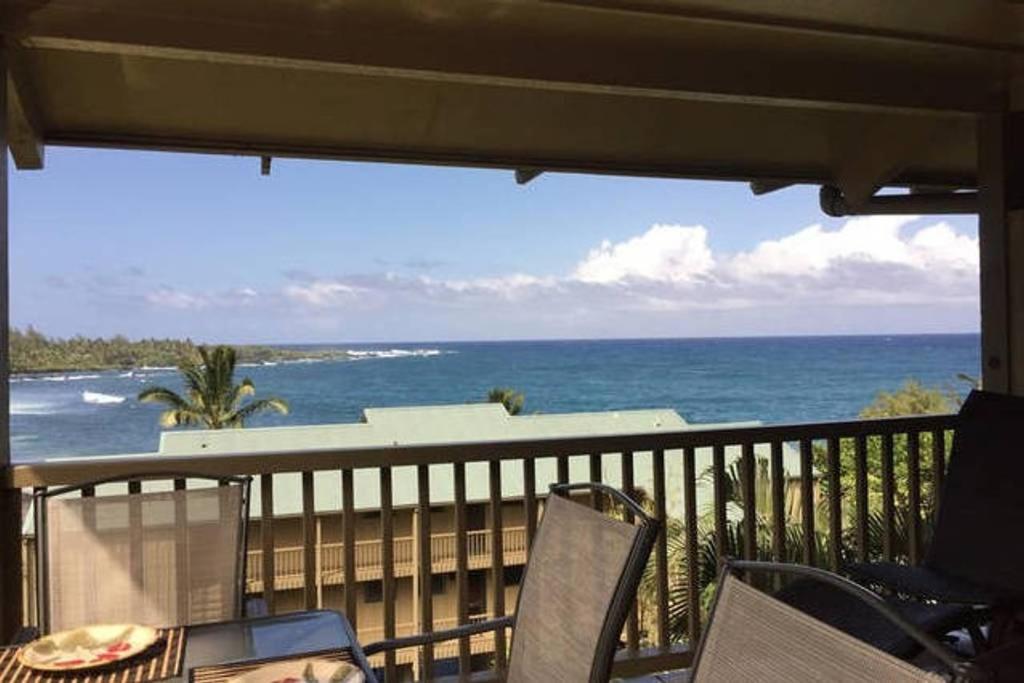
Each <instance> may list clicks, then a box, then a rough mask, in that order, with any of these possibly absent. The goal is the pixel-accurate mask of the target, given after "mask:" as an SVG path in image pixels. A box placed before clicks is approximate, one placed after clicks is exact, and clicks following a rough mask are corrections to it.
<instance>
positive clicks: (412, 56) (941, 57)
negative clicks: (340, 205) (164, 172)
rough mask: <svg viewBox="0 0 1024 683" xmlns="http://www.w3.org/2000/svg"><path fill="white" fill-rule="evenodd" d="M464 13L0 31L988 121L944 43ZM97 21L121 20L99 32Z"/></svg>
mask: <svg viewBox="0 0 1024 683" xmlns="http://www.w3.org/2000/svg"><path fill="white" fill-rule="evenodd" d="M458 4H460V3H456V5H458ZM461 4H462V6H461V7H454V8H453V9H452V16H451V21H445V22H436V21H430V20H426V19H425V18H424V15H423V13H422V12H419V11H417V10H409V9H408V8H406V7H405V6H404V5H403V4H402V3H398V4H394V3H339V4H336V5H333V6H330V7H324V6H314V5H308V6H306V5H304V4H303V3H299V4H296V3H293V2H285V1H284V0H279V1H270V0H268V2H265V3H260V4H259V6H258V7H257V6H254V5H253V4H252V3H240V2H238V1H237V0H236V1H233V2H228V1H225V2H219V3H216V6H215V7H207V6H206V5H204V10H208V11H204V12H195V11H190V8H188V7H187V6H186V3H181V4H180V5H178V6H175V4H174V3H166V4H165V6H164V11H162V12H160V13H159V15H156V14H153V13H152V12H146V11H145V10H144V9H141V8H140V7H139V4H138V3H137V2H135V1H134V0H102V2H98V1H97V0H74V1H73V2H72V1H68V0H51V1H50V2H48V3H47V6H46V8H45V11H39V10H38V7H35V5H36V3H35V2H34V1H33V2H15V8H14V9H13V10H11V12H10V13H9V17H8V18H7V19H6V22H5V21H4V17H3V16H0V31H2V30H4V28H5V23H6V24H8V25H10V24H13V25H15V26H18V30H19V31H20V32H21V35H24V36H27V38H26V43H25V44H26V45H30V46H32V47H35V48H42V49H57V50H77V51H97V52H104V53H108V54H112V53H117V54H122V55H125V56H129V55H136V56H146V57H147V58H158V59H199V60H202V61H206V62H210V61H222V60H229V61H230V62H231V63H233V64H237V65H250V66H257V65H263V66H267V65H275V66H278V67H282V66H286V65H288V64H292V65H299V67H300V68H302V69H307V70H308V69H313V68H342V69H347V70H353V71H354V72H358V73H360V74H362V75H384V74H387V75H390V76H398V77H403V78H422V79H430V80H452V81H459V82H473V83H481V84H487V85H501V86H505V87H509V86H513V87H515V86H518V87H536V88H548V89H555V90H558V91H563V92H568V91H585V92H591V93H615V94H620V95H621V94H632V95H644V96H653V97H685V98H695V99H710V100H713V101H719V100H721V99H728V100H732V101H742V102H745V103H761V104H764V103H776V104H778V103H780V102H788V103H790V104H791V105H792V106H808V107H814V108H821V107H825V108H831V107H835V106H841V107H848V106H856V105H861V106H864V107H869V108H877V109H881V110H890V111H891V110H902V109H910V110H918V109H923V110H931V111H961V112H977V111H993V110H994V109H995V107H996V104H995V103H994V102H993V97H992V93H993V92H995V91H998V88H999V86H1000V84H1001V83H1002V80H1001V79H1002V78H1003V71H1002V67H1001V65H1002V64H1003V62H1002V60H1000V59H999V54H998V51H997V50H995V49H993V48H992V47H989V46H981V47H978V46H975V45H973V44H971V45H968V46H961V45H958V44H956V41H952V42H950V41H945V40H943V41H940V42H937V43H933V42H930V41H928V40H921V41H909V42H904V41H898V40H894V39H892V38H890V37H887V36H886V37H873V36H870V35H864V34H863V33H859V32H858V33H854V34H852V35H847V34H845V33H844V32H842V31H834V32H818V31H811V30H806V29H803V28H793V27H792V26H788V25H786V24H784V23H772V22H729V21H720V20H709V19H706V18H704V17H701V16H686V15H684V14H680V15H675V16H673V17H671V18H666V16H665V15H664V13H662V12H640V11H631V12H622V11H615V10H612V11H609V10H608V9H603V8H594V7H587V6H584V5H583V4H582V3H581V4H556V3H541V2H522V3H513V4H512V5H509V4H507V3H496V2H495V3H483V2H481V3H472V5H473V6H474V7H476V6H487V5H491V6H493V7H494V9H495V12H494V13H488V12H487V11H486V10H477V9H474V10H473V11H468V9H467V8H468V7H470V4H468V3H461ZM499 8H500V11H499ZM286 11H287V13H288V16H289V19H290V20H289V21H287V22H282V21H281V15H282V14H284V13H285V12H286ZM99 12H102V13H103V14H104V15H105V16H111V17H113V16H116V17H117V19H118V20H117V21H116V22H115V21H96V20H95V17H96V15H97V13H99ZM967 42H968V43H973V42H974V41H973V39H972V40H968V41H967ZM1000 44H1001V43H1000ZM523 45H529V46H530V49H529V50H528V51H526V52H524V51H523V49H522V46H523Z"/></svg>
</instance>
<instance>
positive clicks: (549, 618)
mask: <svg viewBox="0 0 1024 683" xmlns="http://www.w3.org/2000/svg"><path fill="white" fill-rule="evenodd" d="M579 490H593V491H600V492H603V493H606V494H607V495H608V496H610V497H611V498H612V500H613V501H615V502H616V503H617V504H619V505H621V506H622V507H623V508H624V509H627V510H628V511H629V512H631V513H632V514H633V515H634V517H635V519H636V523H628V522H622V521H618V520H616V519H612V518H611V517H608V516H607V515H604V514H602V513H601V512H598V511H596V510H593V509H591V508H589V507H586V506H584V505H581V504H578V503H575V502H573V501H572V500H570V499H568V498H566V497H563V496H564V495H565V494H568V493H570V492H572V491H579ZM551 493H552V495H550V496H548V499H547V502H546V505H545V509H544V516H543V517H542V519H541V523H540V525H539V527H538V529H537V535H536V537H535V538H534V541H533V546H532V547H531V549H530V557H529V561H528V563H527V565H526V570H525V572H524V574H523V580H522V583H521V586H520V590H519V598H518V601H517V603H516V612H515V616H514V617H512V616H508V617H504V618H501V619H492V620H490V621H486V622H482V623H478V624H470V625H466V626H462V627H459V628H455V629H451V630H447V631H438V632H436V633H429V634H423V635H419V636H412V637H408V638H397V639H394V640H388V641H383V642H380V643H373V644H371V645H368V646H367V647H366V648H364V651H365V652H366V654H367V655H372V654H376V653H379V652H385V651H389V650H399V649H402V648H405V647H413V646H417V645H424V644H428V643H438V642H445V641H450V640H455V639H456V638H460V637H464V636H470V635H473V634H477V633H486V632H493V631H497V630H499V629H504V628H509V627H513V626H514V628H513V631H512V645H511V651H510V655H509V660H508V671H507V672H504V673H503V674H499V675H503V677H504V680H505V681H508V682H509V683H532V682H538V683H539V682H541V681H544V682H545V683H547V682H549V681H581V682H582V681H590V682H591V683H598V682H600V683H605V682H606V681H607V680H608V677H609V675H610V672H611V667H612V659H613V657H614V655H615V650H616V649H617V648H618V645H619V638H620V635H621V634H622V628H623V625H624V623H625V621H626V614H627V612H628V611H629V607H630V605H631V604H632V602H633V599H634V597H635V595H636V590H637V586H638V585H639V583H640V577H641V575H642V574H643V571H644V567H645V566H646V565H647V559H648V557H649V556H650V553H651V547H652V546H653V544H654V539H655V537H656V536H657V535H658V529H659V527H660V525H659V523H658V522H657V521H656V520H654V519H652V518H651V517H649V516H648V515H647V514H646V513H645V512H644V510H643V509H642V508H641V507H640V506H639V505H637V504H636V503H635V502H634V501H633V500H632V499H630V498H629V497H628V496H626V495H624V494H623V493H621V492H619V491H617V490H616V489H613V488H610V487H608V486H605V485H602V484H596V483H579V484H562V485H555V486H552V487H551Z"/></svg>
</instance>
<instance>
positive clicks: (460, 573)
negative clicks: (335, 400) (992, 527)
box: [13, 415, 955, 680]
mask: <svg viewBox="0 0 1024 683" xmlns="http://www.w3.org/2000/svg"><path fill="white" fill-rule="evenodd" d="M954 427H955V416H950V415H939V416H923V417H908V418H893V419H885V420H866V421H848V422H831V423H820V424H802V425H782V426H758V427H751V428H728V429H709V430H701V429H693V430H686V431H679V432H672V433H667V432H661V433H651V434H636V435H629V436H615V437H580V438H559V439H542V440H529V441H525V440H524V441H505V442H480V443H462V444H454V445H437V446H410V447H402V446H394V447H384V448H369V449H352V450H328V451H316V452H302V453H259V454H256V453H241V454H229V455H220V456H213V457H199V456H195V457H183V456H182V457H175V456H163V457H160V458H105V459H102V460H74V461H64V462H62V461H50V462H47V463H41V464H32V465H18V466H16V467H14V469H13V481H14V485H15V486H17V487H21V488H25V489H31V488H34V487H49V486H56V485H65V484H77V483H82V482H85V481H90V480H94V479H99V478H109V477H122V476H123V477H140V476H146V475H150V474H152V475H157V474H159V473H164V472H168V471H189V472H196V473H202V474H207V475H213V476H217V475H228V474H251V475H258V477H259V483H258V486H259V490H260V493H261V506H260V507H261V509H260V510H259V513H260V534H259V536H260V538H259V545H258V547H254V548H252V549H253V550H254V551H258V552H259V553H260V554H259V559H258V561H255V566H252V571H253V574H252V576H253V578H254V580H256V577H259V583H260V587H261V589H262V593H263V596H264V597H265V599H266V600H267V603H268V605H269V607H270V609H271V610H274V609H275V593H276V590H277V588H278V587H279V586H278V577H279V576H281V575H282V574H284V575H285V576H287V577H289V578H288V579H287V582H288V583H293V582H298V583H299V584H300V586H301V590H302V595H303V604H304V605H305V606H306V607H308V608H316V607H318V606H319V605H320V601H321V600H322V591H321V590H319V586H318V578H317V566H318V561H317V552H316V532H315V528H316V523H315V522H316V511H317V501H316V500H315V489H314V486H313V482H314V473H317V472H335V473H338V472H340V488H341V494H342V495H341V498H342V510H341V513H342V514H341V518H342V543H340V544H336V545H334V546H325V547H324V550H323V553H322V555H321V557H320V559H319V564H320V566H321V568H322V569H326V570H327V571H325V572H324V576H339V577H344V576H353V575H354V576H356V577H361V576H362V575H367V576H368V575H369V574H368V572H372V573H373V576H377V575H378V572H379V577H380V581H381V583H382V587H383V604H382V608H383V609H382V611H383V624H382V626H381V628H380V635H381V636H382V637H385V638H389V637H394V636H396V635H399V633H400V632H401V631H402V630H404V628H400V626H401V625H400V624H399V623H398V621H397V618H396V609H395V599H396V578H397V577H400V576H403V575H405V574H404V573H407V572H409V571H415V572H417V573H418V575H419V576H418V579H419V582H418V583H419V585H420V586H429V585H430V583H431V582H430V579H431V576H432V574H433V573H434V572H439V571H443V572H449V573H450V572H454V574H455V584H456V591H457V597H456V610H455V612H456V614H455V616H454V623H459V624H462V623H468V621H469V619H470V598H469V570H470V569H471V568H475V567H479V566H481V563H483V564H486V565H487V567H489V570H490V575H491V580H490V582H489V585H488V591H489V593H490V595H489V600H488V603H489V604H488V608H487V609H488V611H489V612H492V613H494V614H498V615H500V614H505V613H506V612H507V611H508V609H509V605H507V604H506V591H505V585H504V571H503V570H504V567H505V566H506V564H508V561H507V560H508V556H509V555H511V554H514V553H515V554H518V553H521V554H522V555H523V557H524V558H525V557H526V556H528V548H529V545H530V541H531V540H532V538H533V536H534V533H535V530H536V528H537V522H538V517H539V515H540V514H541V512H542V511H541V506H540V505H539V503H540V497H541V496H542V495H543V492H544V491H545V490H546V485H547V484H549V483H551V482H550V481H549V479H553V480H555V481H559V482H563V481H568V480H570V474H572V479H581V478H582V479H589V480H601V479H604V480H605V481H606V482H607V483H611V484H613V485H615V486H620V487H622V488H623V489H624V490H626V491H627V492H636V489H637V487H638V482H639V483H640V484H642V487H643V489H644V493H645V494H646V498H647V500H648V502H649V504H650V505H651V508H652V510H653V511H654V514H655V515H656V516H657V517H659V518H662V519H665V518H667V517H668V516H669V513H670V511H671V514H672V516H674V517H676V518H678V520H679V522H678V524H673V525H672V527H671V528H673V529H676V530H677V531H676V532H674V533H679V534H680V538H677V539H674V541H676V540H678V541H679V542H680V543H681V545H682V546H683V549H684V551H685V552H684V554H683V558H684V562H685V566H686V568H687V571H685V572H681V573H680V575H681V576H684V577H685V579H684V580H683V586H682V588H683V590H682V595H681V596H679V595H677V594H676V592H675V591H676V589H678V588H679V580H678V579H677V577H676V574H677V573H676V571H675V569H674V568H672V567H670V566H669V549H668V539H667V537H666V535H665V534H662V536H661V537H660V538H659V540H658V543H657V544H656V546H655V552H654V557H653V574H652V576H653V584H654V587H653V591H652V594H653V598H652V600H651V602H650V604H645V605H644V607H643V609H637V608H636V607H634V609H633V610H632V611H631V613H630V615H629V618H628V620H627V624H626V628H625V638H624V640H625V643H626V647H625V648H624V649H623V651H622V652H620V653H619V656H618V658H617V664H616V671H617V673H618V674H619V675H635V674H640V673H645V672H648V671H654V670H661V669H666V668H678V667H682V666H685V665H687V664H688V662H689V650H688V647H687V645H686V643H687V642H691V643H692V642H696V639H697V638H698V636H699V633H700V629H701V624H702V620H703V614H702V609H701V595H702V591H703V589H704V588H705V586H704V585H702V581H701V572H700V571H699V567H698V561H699V559H700V554H699V550H700V549H701V544H702V543H703V541H704V540H705V537H704V536H703V535H702V530H703V529H704V528H705V527H707V528H708V529H709V530H710V531H708V536H709V537H710V538H712V539H713V540H714V541H715V543H714V548H715V549H716V552H717V553H718V554H719V555H722V554H725V553H734V554H737V555H739V556H742V557H753V556H755V555H757V554H759V553H760V554H764V553H765V552H767V554H768V555H769V556H770V557H772V558H774V559H778V560H785V559H786V558H792V555H793V552H794V551H796V554H797V557H798V558H799V559H800V560H802V561H803V562H807V563H819V564H823V565H824V566H827V567H832V568H838V567H839V566H840V565H841V564H842V562H843V561H844V558H846V557H866V556H867V555H868V554H869V542H870V540H871V538H873V537H872V535H871V529H872V528H874V526H877V525H875V522H876V521H878V522H879V524H880V526H881V536H882V539H881V546H880V548H881V549H880V553H881V556H883V557H885V558H887V559H888V558H894V557H896V556H897V555H900V556H904V555H905V559H906V561H909V562H916V561H918V560H919V559H920V558H921V557H922V556H923V553H924V550H925V548H924V544H925V540H926V533H925V529H926V522H927V520H926V519H925V514H934V513H935V511H936V510H937V509H938V505H939V499H938V496H939V490H940V486H941V482H942V478H943V473H944V471H945V461H946V452H947V448H948V444H949V442H950V432H951V430H953V429H954ZM924 444H929V448H928V449H927V450H928V452H927V453H925V452H924V451H925V450H926V449H925V448H923V447H922V446H923V445H924ZM869 454H870V458H869ZM897 455H898V456H899V463H897ZM787 458H788V459H795V460H796V462H797V466H796V467H795V468H792V467H791V468H790V469H789V471H788V472H787V471H785V470H784V467H783V464H784V461H785V460H786V459H787ZM733 459H735V463H731V462H730V461H732V460H733ZM904 459H905V463H904ZM705 460H707V461H708V463H709V466H708V468H707V471H708V476H707V477H706V478H707V479H709V480H710V486H709V487H708V488H709V489H710V490H708V491H707V492H706V493H703V490H704V488H703V485H702V484H701V486H699V482H702V481H703V480H704V479H705V476H704V467H703V466H702V467H701V469H700V470H698V464H701V463H703V461H705ZM876 460H877V462H878V467H879V469H878V471H877V472H875V471H871V472H869V467H870V466H871V465H870V464H869V461H870V463H874V462H875V461H876ZM759 461H763V462H766V463H767V465H766V466H761V465H759V464H758V463H759ZM510 462H514V463H516V464H515V465H509V463H510ZM470 463H484V465H483V468H484V471H485V472H486V474H485V475H484V478H485V479H486V483H487V490H488V491H489V494H488V502H489V505H488V513H487V514H488V516H489V519H488V524H487V526H488V527H489V528H492V529H501V530H502V533H501V534H499V535H496V536H491V535H489V534H483V535H481V534H479V533H478V532H470V531H469V529H468V524H467V466H468V465H469V464H470ZM539 464H542V465H543V468H541V469H539V468H538V465H539ZM897 464H899V465H900V471H901V472H904V471H905V472H906V475H905V477H906V479H905V481H902V480H901V481H900V482H897V481H896V474H895V473H896V471H897V468H896V465H897ZM439 465H443V466H444V467H443V468H440V469H439V468H437V466H439ZM503 465H504V467H503ZM730 465H733V467H734V468H735V469H736V470H737V471H738V473H739V480H740V482H744V481H745V482H755V485H754V486H749V485H740V486H739V494H738V500H734V501H730V499H729V498H730V496H729V493H730V491H732V490H734V487H731V486H730V484H729V481H730V479H729V473H730ZM401 466H414V467H415V483H416V487H415V488H416V491H417V494H418V502H417V511H418V514H417V515H416V516H415V524H416V530H415V532H414V533H415V540H413V539H409V538H404V537H401V538H396V537H395V533H394V530H395V510H394V505H395V502H394V496H393V479H392V477H393V474H394V470H395V468H397V467H401ZM549 467H550V471H551V472H552V474H553V476H552V477H546V476H543V473H544V472H546V471H548V470H547V468H549ZM509 468H511V470H510V469H509ZM847 469H848V470H850V471H849V472H848V471H846V470H847ZM357 470H373V471H374V472H375V473H376V474H371V476H374V477H375V478H376V480H377V481H378V482H379V487H380V515H379V529H380V536H379V542H378V541H373V542H372V543H370V544H361V542H356V540H355V529H356V524H357V522H358V517H357V513H356V510H355V504H354V496H353V488H354V485H353V480H354V473H355V472H356V471H357ZM762 470H763V472H762ZM510 472H514V474H513V475H510ZM284 473H300V475H301V482H302V492H303V495H302V520H303V524H302V529H303V532H302V538H303V543H302V546H301V548H300V549H299V550H298V552H296V549H294V548H278V547H277V544H276V542H275V538H274V479H275V477H276V476H279V475H281V474H284ZM539 473H540V474H539ZM922 473H924V474H926V475H927V476H922ZM762 475H763V476H762ZM437 476H444V477H446V478H450V481H451V486H452V490H453V492H454V495H453V500H446V501H434V504H435V505H436V504H437V503H438V502H443V503H444V504H445V505H448V506H449V509H450V511H451V512H450V514H451V515H452V521H453V528H454V532H453V533H451V534H447V535H441V536H434V535H432V533H431V528H430V524H431V508H432V501H431V499H430V491H431V485H430V483H431V478H432V477H437ZM510 476H512V477H513V478H514V479H515V480H516V483H517V486H518V487H519V489H520V490H521V493H517V494H516V495H515V496H514V497H513V496H510V495H508V494H507V493H505V491H506V489H507V488H508V487H507V486H505V487H503V479H504V483H505V484H508V483H510V482H509V481H508V479H509V477H510ZM676 477H678V479H677V478H676ZM850 477H852V481H853V485H852V486H847V487H846V489H844V485H843V483H844V482H849V481H850ZM670 481H671V482H672V483H671V487H670V486H669V482H670ZM181 485H184V483H181ZM793 488H795V489H796V490H797V491H798V492H799V496H795V497H793V499H791V500H790V501H789V503H790V505H791V506H793V505H795V506H796V511H795V514H794V512H793V511H787V490H792V489H793ZM699 491H700V492H702V493H699ZM898 491H899V495H897V492H898ZM701 497H703V500H699V498H701ZM819 497H821V498H823V500H821V501H819V500H818V499H819ZM670 498H674V499H676V500H680V499H681V503H680V505H679V507H678V508H676V507H672V508H671V510H670V507H669V499H670ZM869 498H870V500H871V501H872V503H873V504H874V503H875V502H877V504H878V512H879V514H880V516H878V515H869V509H868V507H869V506H868V501H869ZM765 501H766V502H767V506H765V505H763V504H761V505H759V502H765ZM589 502H590V504H592V505H594V506H595V507H600V506H601V501H600V500H596V499H593V500H590V501H589ZM819 502H820V503H821V505H818V503H819ZM736 503H738V505H737V504H736ZM508 505H521V506H522V509H523V518H524V520H525V524H524V526H523V528H522V533H521V534H520V533H519V532H518V531H517V530H514V529H506V528H505V526H504V524H503V510H504V509H505V507H506V506H508ZM673 505H674V503H673ZM758 510H762V511H763V510H767V512H762V513H760V514H759V513H758V512H757V511H758ZM435 514H436V513H435ZM794 518H795V519H794ZM897 527H899V530H901V533H902V532H903V531H905V533H903V535H902V536H901V539H903V537H904V536H905V542H904V540H901V541H900V543H899V544H898V543H897V540H896V539H897ZM794 528H796V529H798V530H799V532H800V533H799V534H796V535H794V534H793V533H792V531H793V530H794ZM816 530H817V533H815V531H816ZM509 532H514V533H512V534H511V535H510V533H509ZM435 539H436V540H435ZM674 545H675V543H674ZM792 546H796V547H795V548H794V547H792ZM765 547H767V548H769V549H768V550H767V551H765V550H764V548H765ZM904 547H905V552H904V551H903V548H904ZM821 555H824V556H823V557H822V556H821ZM300 558H301V559H300ZM481 558H484V559H481ZM279 563H281V564H283V565H284V566H283V567H282V566H281V564H279ZM410 567H412V568H413V569H411V570H410ZM282 570H284V571H282ZM360 572H363V574H362V575H361V574H360ZM293 577H296V578H293ZM264 579H267V580H264ZM285 582H286V581H285V579H282V584H284V583H285ZM282 587H283V586H282ZM670 590H673V599H674V600H676V599H678V600H681V601H682V602H683V603H685V607H686V608H687V609H688V615H689V618H688V619H687V620H686V623H685V626H684V628H683V629H682V632H679V629H675V630H674V629H673V628H671V622H670V617H671V615H670ZM417 600H418V605H417V607H416V610H415V613H416V614H417V617H418V618H417V622H418V623H420V624H422V627H423V629H424V630H433V629H437V628H441V627H443V626H445V625H446V623H447V622H445V621H443V619H447V618H448V615H441V614H439V615H438V617H441V618H440V619H438V620H435V619H434V611H433V607H434V604H433V598H432V595H431V591H429V590H426V591H422V590H421V591H419V592H418V598H417ZM341 603H342V605H343V607H344V610H345V612H346V614H347V616H348V618H349V620H350V621H351V622H352V623H353V625H355V626H356V627H357V628H358V623H359V618H360V614H359V605H358V602H357V594H356V591H355V590H353V588H352V587H351V586H350V585H348V584H343V597H342V598H341ZM676 607H678V605H676ZM488 647H493V648H494V663H495V665H496V666H498V667H503V666H504V665H505V658H506V652H507V649H506V648H507V634H505V633H501V632H499V633H497V634H495V636H494V639H493V644H492V645H488ZM477 651H478V644H476V643H475V642H474V643H471V642H470V640H469V639H468V638H467V639H464V640H462V641H458V642H457V643H455V644H454V645H453V646H438V647H437V649H435V648H434V647H430V646H427V647H425V648H423V650H422V651H421V652H420V655H419V663H420V667H419V668H418V669H417V670H418V671H430V670H431V667H430V664H431V663H432V662H433V660H434V658H435V657H448V656H454V655H457V656H458V659H459V666H460V668H461V669H462V670H463V671H468V670H469V667H470V656H471V654H472V653H474V652H477ZM453 653H454V655H453ZM397 664H398V660H397V659H396V658H395V656H394V654H391V655H389V656H388V657H387V658H386V659H385V660H384V668H385V670H386V674H387V676H386V678H387V679H388V680H396V678H395V672H396V668H395V667H396V665H397Z"/></svg>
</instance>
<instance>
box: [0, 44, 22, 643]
mask: <svg viewBox="0 0 1024 683" xmlns="http://www.w3.org/2000/svg"><path fill="white" fill-rule="evenodd" d="M7 189H8V188H7V55H6V52H5V48H4V45H3V41H0V358H2V359H3V362H2V363H0V366H2V367H0V557H2V558H3V561H2V562H0V643H7V642H10V639H11V637H13V635H14V633H15V632H16V631H17V630H18V629H19V628H20V627H21V624H22V616H23V615H22V593H21V492H20V491H19V490H18V489H16V488H14V486H13V484H12V482H11V480H10V474H11V439H10V428H11V424H10V419H11V418H10V399H11V396H10V391H11V386H10V353H9V348H10V347H9V343H8V324H9V311H10V309H9V303H10V301H9V290H8V284H9V283H8V254H7V246H8V245H7V227H8V225H7V221H8V210H7V207H8V204H7Z"/></svg>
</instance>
